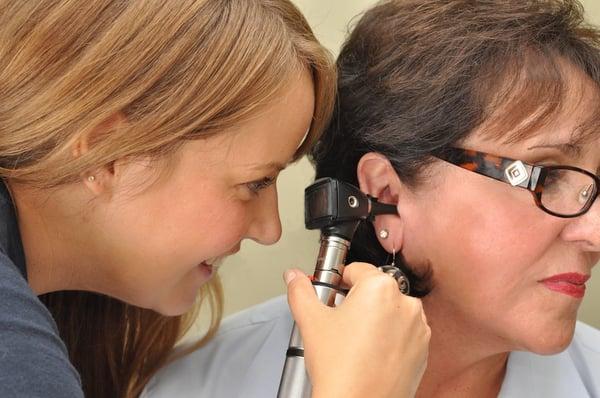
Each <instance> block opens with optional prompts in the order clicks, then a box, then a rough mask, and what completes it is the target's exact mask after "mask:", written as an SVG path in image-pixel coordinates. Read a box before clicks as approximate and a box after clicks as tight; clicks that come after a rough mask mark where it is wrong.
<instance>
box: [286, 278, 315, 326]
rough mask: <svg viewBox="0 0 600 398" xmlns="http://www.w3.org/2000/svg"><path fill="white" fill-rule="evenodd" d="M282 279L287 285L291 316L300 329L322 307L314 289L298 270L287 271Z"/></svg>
mask: <svg viewBox="0 0 600 398" xmlns="http://www.w3.org/2000/svg"><path fill="white" fill-rule="evenodd" d="M283 279H284V280H285V283H286V284H287V289H288V293H287V297H288V304H289V306H290V310H291V311H292V316H293V317H294V320H295V321H296V323H297V324H298V326H299V327H302V325H303V324H305V323H306V322H308V321H309V319H310V318H311V315H312V316H315V315H316V313H317V311H319V308H320V306H321V305H322V304H321V302H320V301H319V299H318V298H317V294H316V292H315V288H314V287H313V285H312V283H311V282H310V279H309V278H308V276H306V275H305V274H304V272H302V271H300V270H298V269H289V270H287V271H286V272H285V273H284V274H283Z"/></svg>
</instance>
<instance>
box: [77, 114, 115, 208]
mask: <svg viewBox="0 0 600 398" xmlns="http://www.w3.org/2000/svg"><path fill="white" fill-rule="evenodd" d="M125 122H126V119H125V116H124V115H123V114H122V113H121V112H117V113H115V114H114V115H113V116H111V117H109V118H108V119H106V120H105V121H103V122H102V123H100V124H98V125H97V126H96V127H95V128H94V129H92V130H91V131H90V132H89V133H82V134H81V135H79V137H77V139H76V140H75V142H74V143H73V146H72V151H71V154H72V156H73V158H79V157H81V156H84V155H85V154H87V153H88V152H89V151H90V147H91V146H92V145H93V143H94V142H95V141H97V140H98V139H100V138H99V137H102V136H103V135H104V134H106V133H107V132H109V131H111V130H114V129H116V128H118V127H119V126H121V125H123V124H124V123H125ZM113 175H114V167H113V165H106V166H102V167H98V168H95V169H94V170H88V171H86V172H85V173H82V175H81V182H82V183H83V184H84V185H85V186H86V187H87V188H88V189H89V190H90V191H91V192H92V193H93V194H94V195H96V196H98V195H100V194H102V193H103V192H105V190H106V188H107V187H108V186H109V185H110V180H111V178H112V177H113Z"/></svg>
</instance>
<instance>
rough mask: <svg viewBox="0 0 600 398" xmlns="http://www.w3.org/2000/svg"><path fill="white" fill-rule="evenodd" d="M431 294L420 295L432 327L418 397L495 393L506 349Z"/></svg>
mask: <svg viewBox="0 0 600 398" xmlns="http://www.w3.org/2000/svg"><path fill="white" fill-rule="evenodd" d="M433 301H435V299H434V298H430V297H426V298H424V299H423V306H424V309H425V313H426V314H427V320H428V323H429V325H430V327H431V341H430V346H429V358H428V362H427V370H426V371H425V374H424V375H423V378H422V380H421V384H420V386H419V389H418V391H417V397H419V398H424V397H446V396H448V397H456V396H460V397H497V396H498V393H499V392H500V388H501V386H502V382H503V380H504V375H505V373H506V363H507V360H508V351H506V350H505V351H502V350H494V348H495V347H498V345H497V344H494V343H493V342H490V341H486V339H485V338H483V337H480V336H479V335H481V333H480V334H478V332H477V330H474V329H473V328H472V327H468V326H467V325H469V324H468V322H465V321H464V320H462V319H461V320H458V319H457V318H456V317H452V316H449V314H452V312H451V309H450V308H448V307H447V308H443V306H440V305H439V302H435V303H433Z"/></svg>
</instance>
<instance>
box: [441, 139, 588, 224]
mask: <svg viewBox="0 0 600 398" xmlns="http://www.w3.org/2000/svg"><path fill="white" fill-rule="evenodd" d="M434 156H435V157H436V158H438V159H441V160H444V161H446V162H448V163H451V164H454V165H456V166H458V167H461V168H463V169H466V170H469V171H472V172H475V173H477V174H481V175H484V176H486V177H490V178H493V179H495V180H498V181H501V182H504V183H506V184H509V185H512V186H513V187H519V188H523V189H526V190H528V191H530V192H531V194H532V195H533V199H534V201H535V204H536V206H537V207H539V208H540V209H542V210H543V211H545V212H546V213H548V214H551V215H553V216H556V217H561V218H572V217H578V216H581V215H583V214H585V213H586V212H587V211H588V210H589V209H590V208H591V207H592V205H593V204H594V202H595V200H596V198H597V197H598V186H599V185H600V178H599V177H598V176H597V175H595V174H593V173H590V172H589V171H587V170H584V169H581V168H579V167H574V166H563V165H556V166H555V165H552V166H542V165H535V164H528V163H525V162H523V161H521V160H516V159H510V158H505V157H500V156H496V155H492V154H489V153H485V152H478V151H474V150H470V149H463V148H446V149H444V150H443V151H442V152H440V153H439V154H435V155H434Z"/></svg>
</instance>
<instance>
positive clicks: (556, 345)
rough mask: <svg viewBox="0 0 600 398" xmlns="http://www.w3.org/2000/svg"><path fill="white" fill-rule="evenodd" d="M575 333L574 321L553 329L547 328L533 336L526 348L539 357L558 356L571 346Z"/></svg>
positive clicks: (558, 325)
mask: <svg viewBox="0 0 600 398" xmlns="http://www.w3.org/2000/svg"><path fill="white" fill-rule="evenodd" d="M574 333H575V321H574V320H573V321H572V322H569V323H566V322H564V323H563V324H557V325H555V326H554V327H553V328H552V327H545V328H544V329H543V330H540V331H539V333H536V334H535V335H533V336H531V338H530V339H529V341H528V342H527V343H528V344H527V346H526V347H525V348H526V350H527V351H531V352H533V353H535V354H538V355H553V354H558V353H559V352H562V351H564V350H565V349H566V348H567V347H568V346H569V344H571V341H572V340H573V334H574Z"/></svg>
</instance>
